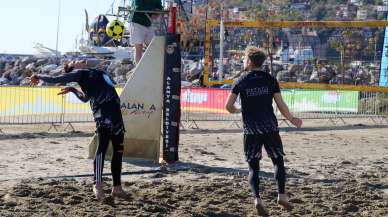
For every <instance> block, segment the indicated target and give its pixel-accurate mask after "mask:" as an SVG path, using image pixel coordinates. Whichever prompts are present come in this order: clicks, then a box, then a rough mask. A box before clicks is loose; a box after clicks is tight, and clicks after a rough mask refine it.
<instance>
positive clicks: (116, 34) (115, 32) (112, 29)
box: [106, 20, 124, 39]
mask: <svg viewBox="0 0 388 217" xmlns="http://www.w3.org/2000/svg"><path fill="white" fill-rule="evenodd" d="M106 34H107V35H108V36H109V37H111V38H114V39H121V38H122V37H123V34H124V24H123V22H121V21H120V20H112V21H110V22H109V23H108V25H106Z"/></svg>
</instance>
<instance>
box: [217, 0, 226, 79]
mask: <svg viewBox="0 0 388 217" xmlns="http://www.w3.org/2000/svg"><path fill="white" fill-rule="evenodd" d="M224 38H225V26H224V2H223V1H222V2H221V20H220V59H219V63H218V80H220V81H221V80H223V76H224Z"/></svg>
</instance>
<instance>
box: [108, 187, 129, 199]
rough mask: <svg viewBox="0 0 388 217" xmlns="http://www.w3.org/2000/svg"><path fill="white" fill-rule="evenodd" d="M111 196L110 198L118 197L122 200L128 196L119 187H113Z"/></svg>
mask: <svg viewBox="0 0 388 217" xmlns="http://www.w3.org/2000/svg"><path fill="white" fill-rule="evenodd" d="M111 195H112V197H118V198H123V199H126V198H128V194H127V193H126V192H125V191H124V190H123V188H122V187H121V185H118V186H113V188H112V193H111Z"/></svg>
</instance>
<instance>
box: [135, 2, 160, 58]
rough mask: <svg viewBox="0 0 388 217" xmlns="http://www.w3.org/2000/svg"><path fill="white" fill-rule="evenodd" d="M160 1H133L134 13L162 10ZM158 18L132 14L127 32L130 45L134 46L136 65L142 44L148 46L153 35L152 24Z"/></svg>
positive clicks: (141, 50)
mask: <svg viewBox="0 0 388 217" xmlns="http://www.w3.org/2000/svg"><path fill="white" fill-rule="evenodd" d="M162 9H163V7H162V2H161V0H135V10H136V11H156V10H162ZM157 17H158V14H157V13H145V12H134V14H133V17H132V19H131V23H130V27H129V31H130V34H131V38H130V42H131V45H133V46H135V57H134V58H135V63H136V64H138V63H139V61H140V59H141V56H142V53H143V44H145V45H146V46H148V44H149V43H151V41H152V38H153V37H154V35H155V30H154V28H153V27H152V22H153V20H155V19H156V18H157Z"/></svg>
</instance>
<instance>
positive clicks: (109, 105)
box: [30, 61, 125, 200]
mask: <svg viewBox="0 0 388 217" xmlns="http://www.w3.org/2000/svg"><path fill="white" fill-rule="evenodd" d="M64 71H65V74H63V75H61V76H56V77H53V76H47V75H33V76H31V78H30V80H31V85H37V84H38V83H39V80H43V81H45V82H47V83H59V84H66V83H70V82H76V83H78V85H79V86H80V87H81V90H82V91H79V90H77V89H76V88H74V87H65V88H63V89H62V90H61V92H60V93H59V94H66V93H69V92H72V93H74V94H75V95H76V96H77V97H78V98H79V99H80V100H81V101H83V102H87V101H89V102H90V107H91V109H92V111H93V116H94V121H95V122H96V128H97V129H96V133H97V136H98V145H97V150H96V154H95V158H94V185H93V192H94V194H95V195H96V198H97V199H98V200H101V199H103V198H104V196H105V195H104V191H103V188H102V172H103V168H104V159H105V153H106V151H107V148H108V145H109V141H112V145H113V156H112V162H111V172H112V176H113V188H112V196H113V197H116V196H117V197H122V196H125V192H124V191H123V189H122V187H121V167H122V157H123V151H124V145H123V141H124V132H125V129H124V124H123V118H122V116H121V110H120V98H119V96H118V95H117V93H116V90H115V88H114V85H113V82H112V80H111V79H110V77H109V76H108V74H107V73H106V72H105V71H102V70H99V69H96V68H90V67H88V66H87V62H86V61H77V62H70V63H68V64H65V65H64Z"/></svg>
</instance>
